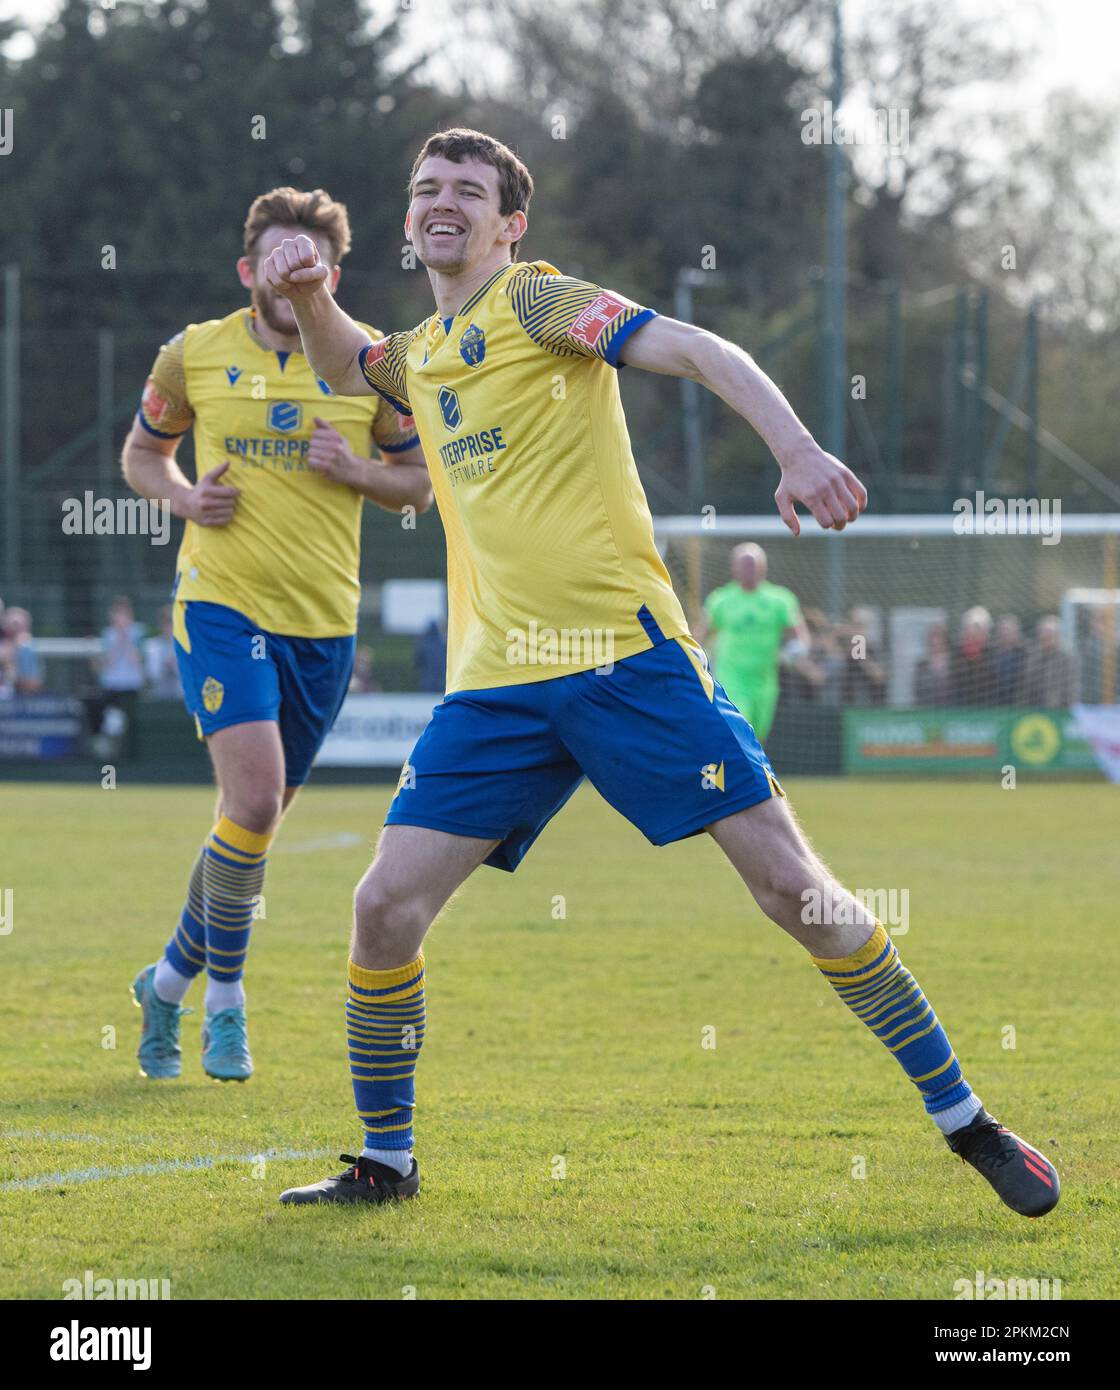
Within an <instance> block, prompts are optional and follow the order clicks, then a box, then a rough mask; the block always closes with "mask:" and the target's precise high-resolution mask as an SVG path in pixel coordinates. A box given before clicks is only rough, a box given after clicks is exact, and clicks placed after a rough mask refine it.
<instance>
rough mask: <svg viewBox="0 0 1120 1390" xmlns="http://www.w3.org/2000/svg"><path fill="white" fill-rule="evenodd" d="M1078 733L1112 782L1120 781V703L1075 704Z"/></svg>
mask: <svg viewBox="0 0 1120 1390" xmlns="http://www.w3.org/2000/svg"><path fill="white" fill-rule="evenodd" d="M1070 713H1071V714H1072V715H1073V717H1074V719H1075V720H1076V721H1077V730H1078V733H1080V734H1081V736H1082V737H1083V738H1084V739H1085V741H1086V743H1088V745H1089V747H1090V748H1091V749H1092V750H1093V754H1094V756H1095V757H1096V760H1097V762H1098V763H1099V764H1100V768H1101V771H1102V772H1103V773H1104V775H1105V776H1106V777H1107V778H1108V780H1109V781H1110V782H1120V705H1074V706H1073V708H1072V709H1071V711H1070Z"/></svg>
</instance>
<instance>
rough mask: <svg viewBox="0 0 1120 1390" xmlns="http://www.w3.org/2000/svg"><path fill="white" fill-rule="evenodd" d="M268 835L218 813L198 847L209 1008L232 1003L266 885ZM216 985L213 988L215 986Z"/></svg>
mask: <svg viewBox="0 0 1120 1390" xmlns="http://www.w3.org/2000/svg"><path fill="white" fill-rule="evenodd" d="M271 843H272V834H271V833H268V834H264V835H259V834H257V833H256V832H254V831H252V830H246V829H244V828H243V827H242V826H240V825H238V824H237V823H236V821H232V820H230V818H229V817H228V816H220V817H219V818H218V823H217V825H215V827H214V828H213V830H211V832H210V835H209V837H208V839H207V841H206V847H205V849H204V850H203V852H202V906H203V915H204V918H205V922H206V974H207V976H208V977H209V980H210V981H211V985H210V986H209V987H208V988H207V991H206V1006H207V1008H208V1009H210V1010H211V1011H214V1010H216V1009H219V1008H225V1007H227V1006H228V1005H229V1004H230V1003H231V1002H234V998H233V994H232V993H231V992H230V991H229V989H228V986H231V985H236V986H238V988H237V990H236V995H237V996H238V1002H239V1001H240V998H242V997H243V996H242V994H241V990H240V980H241V975H242V971H243V970H244V968H245V957H246V955H247V954H248V951H249V931H250V928H251V927H252V924H253V916H254V914H255V912H256V909H257V905H258V903H259V901H260V893H261V889H262V887H263V886H264V870H265V856H266V855H267V853H268V847H269V845H270V844H271ZM213 986H217V988H216V989H215V988H213Z"/></svg>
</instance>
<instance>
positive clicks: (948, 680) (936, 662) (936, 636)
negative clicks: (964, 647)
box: [914, 623, 953, 706]
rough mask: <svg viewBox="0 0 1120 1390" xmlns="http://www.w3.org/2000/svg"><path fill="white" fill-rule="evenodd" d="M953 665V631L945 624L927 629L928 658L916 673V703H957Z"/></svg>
mask: <svg viewBox="0 0 1120 1390" xmlns="http://www.w3.org/2000/svg"><path fill="white" fill-rule="evenodd" d="M951 661H952V658H951V654H950V651H949V629H948V628H947V627H946V626H945V624H944V623H932V624H931V625H930V627H928V628H927V629H926V654H925V656H923V657H922V659H921V661H919V662H918V665H917V667H916V668H915V670H914V703H915V704H916V705H924V706H931V705H951V704H952V703H953V685H952V674H951V671H950V665H951Z"/></svg>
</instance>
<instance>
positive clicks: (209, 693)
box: [202, 676, 226, 714]
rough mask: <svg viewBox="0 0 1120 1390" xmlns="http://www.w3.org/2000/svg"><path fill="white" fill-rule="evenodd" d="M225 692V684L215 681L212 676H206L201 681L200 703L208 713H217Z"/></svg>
mask: <svg viewBox="0 0 1120 1390" xmlns="http://www.w3.org/2000/svg"><path fill="white" fill-rule="evenodd" d="M225 694H226V688H225V686H224V685H223V684H222V683H221V681H216V680H215V679H214V677H213V676H207V677H206V679H205V680H204V681H203V682H202V703H203V704H204V705H205V706H206V708H207V710H208V711H209V713H210V714H217V712H218V711H219V710H220V709H221V707H222V701H223V700H224V699H225Z"/></svg>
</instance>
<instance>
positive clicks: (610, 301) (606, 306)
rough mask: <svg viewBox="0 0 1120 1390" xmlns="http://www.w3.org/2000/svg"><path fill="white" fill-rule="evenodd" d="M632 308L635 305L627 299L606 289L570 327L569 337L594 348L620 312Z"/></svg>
mask: <svg viewBox="0 0 1120 1390" xmlns="http://www.w3.org/2000/svg"><path fill="white" fill-rule="evenodd" d="M630 308H633V305H631V304H630V303H628V302H627V301H626V300H625V299H620V298H619V296H618V295H617V294H611V293H610V291H609V290H604V291H603V292H602V294H600V295H597V296H596V297H595V298H594V299H593V300H592V301H591V303H590V304H589V305H588V306H587V308H586V309H584V310H583V312H582V313H581V314H580V315H579V317H578V318H577V319H576V320H575V322H574V323H573V324H572V326H571V328H569V329H568V337H569V338H574V339H575V341H576V342H577V343H583V344H584V346H585V347H589V348H593V347H594V346H595V344H596V343H597V342H598V341H599V339H600V338H601V337H602V336H603V333H604V332H605V330H606V329H607V327H608V326H609V325H610V324H611V323H613V322H614V320H615V319H616V318H618V316H619V314H621V313H624V312H625V311H626V310H627V309H630Z"/></svg>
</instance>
